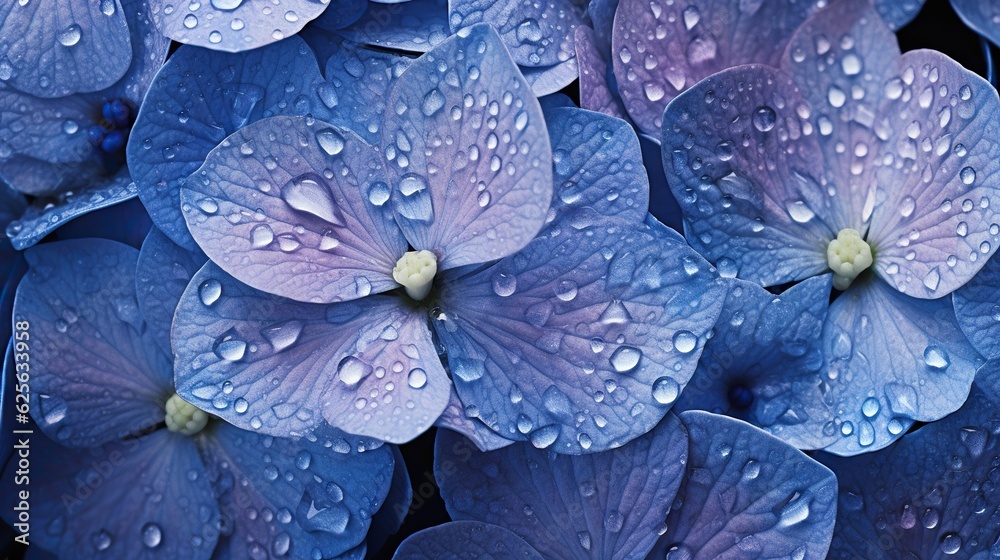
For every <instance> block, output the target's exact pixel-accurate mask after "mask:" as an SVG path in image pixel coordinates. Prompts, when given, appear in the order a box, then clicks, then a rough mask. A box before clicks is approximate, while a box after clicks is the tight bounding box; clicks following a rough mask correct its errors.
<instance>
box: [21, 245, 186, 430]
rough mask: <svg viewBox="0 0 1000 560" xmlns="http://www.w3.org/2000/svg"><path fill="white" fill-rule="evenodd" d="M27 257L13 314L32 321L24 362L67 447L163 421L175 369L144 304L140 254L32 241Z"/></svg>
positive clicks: (37, 405) (34, 409)
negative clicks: (138, 277) (139, 288)
mask: <svg viewBox="0 0 1000 560" xmlns="http://www.w3.org/2000/svg"><path fill="white" fill-rule="evenodd" d="M26 257H27V260H28V263H29V265H30V266H31V269H30V271H29V272H28V274H27V275H26V276H25V278H24V280H23V281H22V282H21V285H20V287H19V288H18V291H17V296H16V299H15V301H14V318H15V321H28V322H29V323H30V325H31V329H30V335H31V352H30V356H23V360H24V361H25V363H28V362H27V360H28V359H30V364H31V390H32V393H34V396H35V397H36V398H34V399H32V402H31V414H32V416H34V417H35V419H36V420H37V421H38V423H39V427H40V428H42V430H43V431H45V433H46V434H48V435H49V436H50V437H52V438H53V439H55V440H56V441H59V442H61V443H63V444H64V445H70V446H74V447H90V446H94V445H99V444H102V443H105V442H108V441H111V440H113V439H115V438H122V437H125V436H127V435H129V434H133V433H136V432H138V431H140V430H142V429H144V428H148V427H150V426H155V425H156V424H158V423H159V422H162V421H163V403H164V402H166V400H167V398H168V397H169V396H170V394H171V391H172V380H171V369H170V362H169V359H168V356H167V355H164V354H163V353H162V351H160V350H159V347H158V346H157V345H156V342H155V341H154V340H153V339H152V335H151V334H148V333H147V332H146V329H145V324H144V321H143V318H142V314H141V313H140V311H139V307H138V304H137V303H136V296H135V266H136V260H137V258H138V251H136V250H135V249H133V248H131V247H128V246H126V245H123V244H121V243H117V242H114V241H108V240H99V239H87V240H72V241H64V242H61V243H48V244H44V245H40V246H37V247H33V248H31V249H30V250H29V251H28V252H27V253H26ZM17 357H18V362H19V363H21V361H22V359H21V358H22V356H17Z"/></svg>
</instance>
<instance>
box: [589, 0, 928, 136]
mask: <svg viewBox="0 0 1000 560" xmlns="http://www.w3.org/2000/svg"><path fill="white" fill-rule="evenodd" d="M829 3H831V4H836V3H837V2H836V0H834V1H833V2H829ZM827 4H828V2H825V1H812V0H809V1H783V2H761V1H750V2H748V1H746V0H742V1H737V0H731V1H727V2H721V3H716V4H713V5H711V6H710V7H709V6H706V5H705V4H704V3H703V2H697V1H686V2H679V3H678V2H674V1H673V0H654V1H653V2H648V1H645V0H620V1H618V0H597V1H592V2H591V3H590V5H589V7H588V14H589V15H590V18H591V20H592V22H593V25H594V27H593V29H589V28H586V27H581V28H578V29H577V31H576V34H577V37H576V49H577V60H578V61H579V66H580V106H581V107H583V108H585V109H592V110H594V111H601V112H604V113H607V114H610V115H613V116H617V117H620V118H626V119H629V118H630V119H631V120H632V121H634V122H635V124H636V125H637V127H638V128H639V129H640V130H642V131H643V132H645V133H646V134H649V135H651V136H653V137H654V138H657V139H658V138H659V136H660V127H661V124H662V121H661V117H662V116H663V109H664V108H665V107H666V106H667V103H669V102H670V100H671V99H673V98H674V97H676V96H677V95H679V94H680V93H682V92H684V91H685V90H687V88H689V87H691V86H693V85H694V84H695V83H696V82H698V81H699V80H701V79H702V78H705V77H707V76H709V75H711V74H713V73H715V72H718V71H720V70H724V69H726V68H732V67H734V66H739V65H741V64H748V63H760V64H768V65H771V66H778V63H779V61H780V60H781V56H782V53H783V51H784V50H785V46H786V45H787V44H788V41H789V39H790V38H791V36H792V33H793V32H794V31H795V30H796V29H797V28H798V27H799V26H800V25H801V24H802V23H803V22H805V21H806V19H808V18H809V17H810V16H811V15H812V14H815V13H816V12H817V11H819V9H820V8H822V7H823V6H825V5H827ZM873 4H874V5H875V7H876V8H877V10H878V12H879V14H880V15H881V16H882V17H883V18H884V19H885V21H886V23H888V24H889V26H890V27H891V28H892V29H898V28H900V27H902V26H903V25H905V24H906V23H908V22H909V21H910V20H911V19H913V18H914V17H915V16H916V15H917V12H919V11H920V8H921V6H922V5H923V1H922V0H874V1H873Z"/></svg>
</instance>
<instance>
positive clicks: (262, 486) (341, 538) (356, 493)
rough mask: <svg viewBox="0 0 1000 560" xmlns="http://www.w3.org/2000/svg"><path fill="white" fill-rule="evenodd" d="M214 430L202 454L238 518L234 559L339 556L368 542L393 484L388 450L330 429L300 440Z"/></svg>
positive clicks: (225, 506)
mask: <svg viewBox="0 0 1000 560" xmlns="http://www.w3.org/2000/svg"><path fill="white" fill-rule="evenodd" d="M210 429H211V432H210V433H209V434H208V436H207V437H206V438H204V439H203V440H202V441H201V449H202V452H203V453H204V454H205V456H206V458H207V459H208V460H207V462H208V465H209V467H208V468H209V478H210V479H211V481H212V485H213V487H214V488H215V492H216V494H217V495H218V496H220V505H221V507H222V510H223V511H226V512H230V511H231V512H232V513H233V515H234V517H235V519H233V526H232V529H233V532H232V533H231V534H230V535H229V538H228V539H227V542H226V544H228V547H229V554H230V555H231V556H232V557H233V558H258V557H262V556H263V557H267V555H268V552H270V554H271V555H273V556H274V557H281V556H286V555H287V556H289V557H292V558H313V557H317V556H320V557H323V558H333V557H337V556H338V555H340V554H343V553H345V552H347V551H349V550H351V549H352V548H354V547H356V546H358V545H359V544H361V543H362V542H364V539H365V536H366V535H367V533H368V527H369V525H370V523H371V517H370V514H371V513H372V512H374V511H376V510H377V508H379V507H381V505H382V500H383V499H384V498H385V497H386V495H387V493H388V491H389V485H390V483H391V481H392V473H393V464H394V460H393V453H392V450H391V449H390V448H389V447H388V446H378V447H377V448H368V443H367V442H363V441H362V442H357V441H353V440H350V439H345V438H344V437H343V434H341V433H340V432H338V431H337V430H333V429H329V428H325V429H321V430H318V431H317V432H315V433H313V434H310V435H309V436H307V437H304V438H301V439H298V440H292V439H288V438H280V437H278V438H272V437H270V436H265V435H261V434H256V433H253V432H247V431H244V430H241V429H239V428H237V427H235V426H232V425H230V424H226V423H224V422H218V423H216V424H214V425H213V426H212V427H211V428H210ZM359 446H360V447H361V450H360V451H359V449H358V448H359ZM372 446H373V447H374V446H377V444H372Z"/></svg>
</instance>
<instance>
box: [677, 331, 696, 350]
mask: <svg viewBox="0 0 1000 560" xmlns="http://www.w3.org/2000/svg"><path fill="white" fill-rule="evenodd" d="M697 345H698V337H697V336H695V335H694V333H692V332H690V331H677V334H675V335H674V348H676V349H677V351H678V352H680V353H681V354H688V353H690V352H691V351H692V350H694V348H695V346H697Z"/></svg>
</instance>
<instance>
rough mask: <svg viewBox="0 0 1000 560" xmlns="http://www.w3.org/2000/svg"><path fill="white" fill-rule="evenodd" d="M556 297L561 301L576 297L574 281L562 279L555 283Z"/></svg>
mask: <svg viewBox="0 0 1000 560" xmlns="http://www.w3.org/2000/svg"><path fill="white" fill-rule="evenodd" d="M555 292H556V297H557V298H559V299H560V300H562V301H573V298H575V297H576V294H577V287H576V282H573V281H572V280H563V281H561V282H559V284H558V285H556V288H555Z"/></svg>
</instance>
